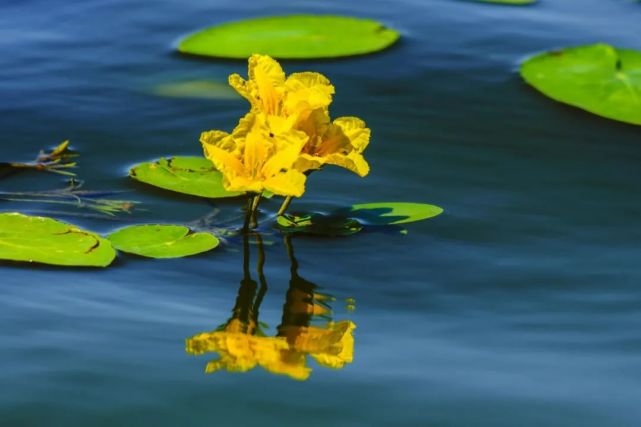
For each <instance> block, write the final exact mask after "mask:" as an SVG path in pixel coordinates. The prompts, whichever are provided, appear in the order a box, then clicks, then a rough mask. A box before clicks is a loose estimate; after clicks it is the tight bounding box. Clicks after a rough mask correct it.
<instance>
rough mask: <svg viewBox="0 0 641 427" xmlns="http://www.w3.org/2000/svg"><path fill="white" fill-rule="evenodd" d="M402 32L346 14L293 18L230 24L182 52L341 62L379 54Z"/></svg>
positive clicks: (203, 34) (200, 35)
mask: <svg viewBox="0 0 641 427" xmlns="http://www.w3.org/2000/svg"><path fill="white" fill-rule="evenodd" d="M398 38H399V33H398V32H396V31H394V30H392V29H389V28H387V27H385V26H384V25H383V24H381V23H379V22H377V21H374V20H371V19H360V18H352V17H347V16H329V15H290V16H271V17H262V18H254V19H246V20H243V21H237V22H230V23H225V24H221V25H216V26H213V27H209V28H206V29H204V30H201V31H198V32H196V33H194V34H191V35H189V36H187V37H185V38H184V39H182V40H181V41H180V43H179V45H178V50H179V51H180V52H183V53H187V54H192V55H202V56H212V57H219V58H248V57H249V56H251V55H252V54H254V53H261V54H264V55H270V56H273V57H275V58H299V59H300V58H336V57H341V56H352V55H362V54H366V53H371V52H376V51H379V50H382V49H385V48H386V47H388V46H390V45H392V44H393V43H394V42H395V41H396V40H398Z"/></svg>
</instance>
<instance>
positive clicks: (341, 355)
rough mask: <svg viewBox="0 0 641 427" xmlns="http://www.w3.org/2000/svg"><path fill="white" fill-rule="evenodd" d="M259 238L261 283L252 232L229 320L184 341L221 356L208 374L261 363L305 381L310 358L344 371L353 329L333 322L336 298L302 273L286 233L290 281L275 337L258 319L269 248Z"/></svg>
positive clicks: (345, 323)
mask: <svg viewBox="0 0 641 427" xmlns="http://www.w3.org/2000/svg"><path fill="white" fill-rule="evenodd" d="M253 237H255V239H256V247H257V254H258V259H257V263H256V272H257V275H258V282H256V281H255V280H253V279H252V277H251V272H250V247H249V243H250V242H249V238H250V237H249V236H245V237H244V240H243V279H242V280H241V282H240V288H239V289H238V296H237V298H236V304H235V305H234V308H233V310H232V315H231V317H230V318H229V320H228V321H227V322H226V323H224V324H223V325H221V326H220V327H218V328H217V329H215V330H213V331H210V332H203V333H200V334H198V335H194V336H193V337H191V338H188V339H187V340H186V351H187V352H188V353H190V354H193V355H201V354H205V353H217V354H218V358H216V359H214V360H212V361H210V362H209V363H207V366H206V368H205V372H207V373H213V372H217V371H221V370H225V371H228V372H247V371H249V370H251V369H254V368H255V367H257V366H260V367H262V368H264V369H266V370H267V371H269V372H271V373H273V374H279V375H287V376H289V377H291V378H294V379H297V380H306V379H307V378H309V375H310V374H311V371H312V368H310V367H309V366H308V365H307V362H308V356H310V357H312V358H313V359H314V360H315V361H316V362H317V363H318V364H319V365H321V366H324V367H327V368H334V369H340V368H342V367H344V366H345V365H346V364H348V363H351V362H352V359H353V354H354V337H353V330H354V329H355V328H356V325H355V324H354V323H353V322H352V321H349V320H342V321H339V322H334V321H333V319H332V311H331V307H330V305H329V303H330V302H331V301H332V298H331V297H330V296H329V295H326V294H323V293H321V292H319V291H318V290H317V288H318V287H317V286H316V285H315V284H313V283H312V282H309V281H307V280H305V279H304V278H302V277H301V276H300V275H299V274H298V262H297V260H296V258H295V256H294V250H293V247H292V241H291V236H287V237H285V247H286V249H287V253H288V255H289V260H290V262H291V279H290V281H289V289H288V291H287V294H286V297H285V303H284V305H283V314H282V319H281V323H280V325H279V326H278V327H277V328H276V335H275V336H268V335H266V334H265V333H264V331H263V328H262V327H261V323H260V321H259V310H260V305H261V302H262V301H263V298H264V296H265V293H266V292H267V280H266V278H265V275H264V273H263V267H264V264H265V251H264V247H263V241H262V237H261V236H260V235H259V234H255V235H253Z"/></svg>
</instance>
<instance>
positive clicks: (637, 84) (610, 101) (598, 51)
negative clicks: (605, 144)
mask: <svg viewBox="0 0 641 427" xmlns="http://www.w3.org/2000/svg"><path fill="white" fill-rule="evenodd" d="M521 76H523V79H525V81H526V82H527V83H529V84H530V85H532V86H534V87H535V88H536V89H538V90H539V91H541V92H542V93H543V94H545V95H547V96H549V97H550V98H552V99H554V100H557V101H559V102H563V103H566V104H570V105H573V106H575V107H579V108H581V109H583V110H586V111H589V112H591V113H594V114H597V115H600V116H603V117H607V118H609V119H613V120H619V121H622V122H625V123H631V124H635V125H641V52H639V51H636V50H630V49H619V48H615V47H612V46H610V45H607V44H595V45H588V46H579V47H572V48H567V49H562V50H556V51H551V52H546V53H542V54H539V55H536V56H533V57H531V58H529V59H528V60H526V61H525V62H524V63H523V64H522V65H521Z"/></svg>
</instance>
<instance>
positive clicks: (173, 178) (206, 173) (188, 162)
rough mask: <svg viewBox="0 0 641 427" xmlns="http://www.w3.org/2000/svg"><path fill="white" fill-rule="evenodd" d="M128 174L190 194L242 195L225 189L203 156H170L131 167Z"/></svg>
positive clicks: (214, 170) (162, 186)
mask: <svg viewBox="0 0 641 427" xmlns="http://www.w3.org/2000/svg"><path fill="white" fill-rule="evenodd" d="M129 176H130V177H132V178H133V179H135V180H137V181H140V182H144V183H146V184H150V185H153V186H155V187H160V188H163V189H165V190H171V191H175V192H178V193H183V194H190V195H192V196H199V197H208V198H212V199H217V198H223V197H235V196H239V195H241V194H243V193H237V192H230V191H227V190H225V188H224V187H223V177H222V174H221V173H220V172H218V171H217V170H216V168H214V165H213V164H212V163H211V162H210V161H209V160H207V159H206V158H204V157H171V158H169V159H166V158H161V159H160V160H157V161H155V162H146V163H141V164H139V165H136V166H134V167H133V168H131V170H130V171H129Z"/></svg>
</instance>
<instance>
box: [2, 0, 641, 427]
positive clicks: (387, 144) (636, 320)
mask: <svg viewBox="0 0 641 427" xmlns="http://www.w3.org/2000/svg"><path fill="white" fill-rule="evenodd" d="M298 12H313V13H337V14H348V15H360V16H367V17H372V18H375V19H379V20H381V21H383V22H385V23H386V24H388V25H389V26H391V27H394V28H397V29H399V30H400V31H401V32H402V35H403V38H402V41H401V42H400V43H399V44H398V45H397V46H395V47H394V48H392V49H389V50H387V51H385V52H382V53H380V54H376V55H371V56H365V57H359V58H353V59H344V60H335V61H305V62H291V61H286V62H284V66H285V68H286V70H287V71H288V72H293V71H300V70H315V71H319V72H322V73H324V74H326V75H327V76H329V77H330V79H331V80H332V82H333V83H334V85H335V86H336V88H337V95H336V97H335V103H334V104H333V114H334V115H336V116H340V115H358V116H360V117H362V118H363V119H365V120H366V121H367V123H368V124H369V126H370V127H371V128H372V130H373V140H372V143H371V145H370V147H369V148H368V151H367V156H368V159H369V160H370V163H371V166H372V172H371V174H370V176H368V177H367V178H366V179H359V178H357V177H356V176H354V175H352V174H349V173H348V172H344V171H340V170H338V169H332V170H329V169H328V170H326V171H325V172H323V174H322V175H318V176H313V177H312V179H310V181H309V185H308V190H307V193H306V195H305V198H304V199H303V201H301V202H300V203H298V204H297V205H295V206H297V207H298V208H299V209H303V208H311V207H321V206H322V207H326V208H331V207H335V206H345V205H349V204H352V203H360V202H377V201H415V202H427V203H434V204H437V205H439V206H443V207H444V208H445V209H446V213H445V214H444V215H442V216H441V217H439V218H437V219H435V220H432V221H426V222H422V223H416V224H413V225H411V226H410V227H409V234H407V235H397V234H380V233H367V234H360V235H357V236H353V237H350V238H345V239H312V238H299V239H294V241H293V245H294V247H295V252H296V258H297V260H298V263H299V264H300V265H299V269H298V271H299V273H300V275H301V276H302V277H304V278H305V280H307V281H309V282H310V283H313V284H314V285H315V286H317V289H318V290H319V292H322V293H325V294H330V295H332V296H333V297H334V298H335V301H333V302H332V303H331V306H332V309H333V318H334V319H335V320H350V321H352V322H354V324H356V326H357V329H356V330H355V331H354V337H355V348H354V361H353V363H351V364H348V365H347V366H345V367H344V368H343V369H337V370H335V369H326V368H323V367H319V366H318V365H317V364H315V363H314V362H313V361H310V362H309V366H310V367H312V368H313V371H312V373H311V375H310V376H309V379H308V380H307V381H304V382H300V381H295V380H293V379H290V378H289V377H287V376H284V375H274V374H271V373H269V372H267V371H265V370H262V369H260V368H257V369H254V370H252V371H250V372H248V373H244V374H243V373H235V374H234V373H223V372H218V373H214V374H210V375H206V374H205V373H204V368H205V366H206V364H207V362H208V360H210V359H211V358H210V357H208V356H199V357H196V356H192V355H189V354H187V353H186V352H185V339H187V338H189V337H192V336H194V335H195V334H198V333H201V332H204V331H211V330H213V329H215V328H216V327H217V326H219V325H221V324H223V323H225V322H226V321H227V320H228V319H229V317H230V314H231V310H232V308H233V307H234V305H235V303H236V298H237V292H238V289H239V284H240V281H241V280H242V279H243V256H242V244H241V242H238V241H236V242H230V244H229V245H226V246H225V247H224V248H221V249H219V250H216V251H213V252H211V253H208V254H206V255H201V256H195V257H190V258H185V259H180V260H168V261H154V260H145V259H141V258H136V257H129V256H123V257H121V258H120V259H119V260H118V261H117V262H116V264H115V265H114V266H113V267H112V268H109V269H106V270H100V271H98V270H73V269H71V270H70V269H58V268H50V267H29V268H27V267H24V266H20V265H12V264H2V265H1V266H0V271H1V274H2V280H1V281H0V324H2V325H3V326H2V328H0V338H1V339H0V365H1V366H2V367H3V369H2V374H0V420H2V422H1V424H2V425H7V426H39V425H55V426H57V425H59V426H75V425H78V426H86V425H91V426H140V425H153V426H177V425H181V426H191V425H193V426H196V425H206V424H214V423H217V424H219V425H233V426H245V425H247V426H250V425H251V426H253V425H258V424H259V423H261V424H262V425H278V426H289V425H292V426H293V425H301V424H305V425H309V426H327V425H336V426H419V425H420V426H461V427H463V426H464V427H470V426H482V427H486V426H487V427H514V426H519V427H538V426H542V425H545V426H563V427H575V426H576V427H592V426H594V427H597V426H598V427H604V426H607V427H634V426H637V425H638V419H639V417H640V416H641V409H640V408H639V405H638V398H639V395H641V332H640V331H641V316H640V309H641V288H640V286H641V285H640V283H641V269H639V259H640V258H641V248H640V246H639V244H638V242H639V239H640V238H641V197H640V196H641V167H639V165H640V164H641V145H640V144H641V140H640V138H639V130H638V129H637V128H635V127H632V126H628V125H624V124H618V123H616V122H612V121H607V120H605V119H600V118H598V117H595V116H591V115H589V114H587V113H584V112H582V111H579V110H575V109H572V108H570V107H566V106H563V105H559V104H555V103H554V102H552V101H550V100H548V99H546V98H544V97H543V96H541V95H539V94H538V93H536V92H535V91H534V90H532V89H530V88H528V87H526V86H525V84H524V83H523V82H522V81H521V80H520V78H519V77H518V74H517V73H516V70H517V67H518V63H519V62H520V61H521V60H522V59H523V58H524V57H526V56H528V55H529V54H532V53H535V52H538V51H540V50H545V49H551V48H557V47H562V46H567V45H575V44H582V43H594V42H608V43H612V44H615V45H618V46H621V47H628V48H635V49H641V39H640V38H639V36H638V23H639V22H640V20H641V8H640V6H639V5H638V4H636V3H634V2H631V1H625V0H560V1H549V0H541V2H540V3H539V4H538V5H535V6H533V7H501V6H494V5H485V4H478V3H473V2H465V1H457V0H430V1H427V0H396V1H390V0H370V1H361V0H358V1H356V0H353V1H349V2H327V1H311V0H310V1H302V2H286V1H279V0H263V1H260V2H258V1H256V2H244V3H243V2H238V1H229V0H214V1H211V0H208V1H204V0H189V1H178V0H163V1H157V2H153V3H149V2H139V1H134V0H111V1H105V0H87V1H84V2H69V1H63V0H21V1H11V0H5V1H4V2H3V3H2V5H0V47H1V51H2V55H1V56H0V99H2V103H1V104H0V129H1V130H2V135H3V138H4V140H3V143H2V150H1V156H0V157H1V158H2V160H5V159H8V160H14V159H17V160H29V159H31V158H32V157H33V156H34V154H35V153H36V152H37V151H38V150H39V149H41V148H43V147H47V146H51V145H54V144H56V143H58V142H59V141H61V140H64V139H71V141H72V143H73V146H74V148H75V149H76V150H78V151H79V152H80V153H81V157H80V168H79V170H78V173H79V175H80V177H81V178H82V179H84V180H85V181H86V184H85V185H86V187H87V188H89V189H117V190H126V191H129V192H130V193H127V197H130V198H133V199H135V200H139V201H141V202H143V203H144V208H145V209H147V210H146V211H140V212H137V213H135V214H134V215H133V216H132V217H124V221H120V222H119V221H107V220H98V219H91V218H84V217H64V219H67V220H70V221H74V222H76V223H78V224H80V225H83V226H86V227H89V228H92V229H95V230H98V231H104V232H107V231H109V230H112V229H114V228H116V227H119V226H121V225H123V224H126V223H128V222H134V221H135V222H143V221H144V222H158V221H160V222H165V221H167V222H169V221H171V222H187V221H191V220H194V219H196V218H198V217H200V216H202V215H205V214H206V213H208V212H209V211H211V209H212V207H218V208H221V209H222V210H223V211H224V212H227V213H233V212H234V209H236V206H237V203H236V202H233V201H231V202H220V203H216V204H215V205H214V206H212V204H210V203H208V202H205V201H202V200H198V199H193V198H186V197H176V196H172V195H170V194H169V193H165V192H159V191H150V190H149V189H148V188H145V187H144V186H141V185H136V184H135V183H132V182H131V181H130V180H128V179H127V178H126V171H127V168H128V167H129V166H130V165H132V164H134V163H136V162H139V161H143V160H149V159H153V158H156V157H159V156H162V155H168V154H190V155H196V154H200V147H199V144H198V142H197V141H198V135H199V133H200V132H201V131H202V130H204V129H213V128H220V129H231V128H232V127H233V126H234V124H235V120H237V118H238V117H239V116H240V115H241V114H243V113H244V112H245V111H246V109H247V105H246V103H245V102H244V101H243V100H242V99H222V100H211V99H204V100H203V99H177V98H162V97H157V96H154V95H152V94H150V93H149V92H150V89H151V88H153V87H154V86H155V85H158V84H162V83H166V82H171V81H183V80H190V79H194V80H198V79H213V80H218V81H224V80H225V79H226V76H227V75H228V74H230V73H232V72H241V73H244V72H245V64H244V63H243V62H242V61H203V60H195V59H191V58H185V57H181V56H179V55H176V54H174V53H173V49H172V48H173V45H174V43H175V41H176V40H177V39H178V38H180V37H181V36H182V35H184V34H186V33H189V32H191V31H193V30H194V29H198V28H200V27H203V26H207V25H210V24H214V23H218V22H224V21H228V20H232V19H241V18H245V17H253V16H263V15H269V14H285V13H298ZM62 185H64V182H63V180H62V179H59V178H58V177H52V176H42V175H33V174H28V175H22V176H14V177H12V178H11V179H5V180H2V189H3V190H4V189H16V188H21V189H24V188H28V189H40V188H54V187H59V186H62ZM275 206H276V203H275V202H274V203H272V204H271V205H270V204H268V205H266V208H268V209H273V208H275ZM0 209H2V210H16V209H19V210H22V211H25V212H36V211H39V210H42V209H51V207H46V206H34V205H24V204H15V203H14V204H11V203H9V202H2V205H0ZM61 218H62V217H61ZM265 238H266V240H269V243H270V244H269V245H267V246H266V249H265V269H264V273H265V277H266V280H267V283H268V289H267V291H266V293H265V296H264V299H263V301H262V304H261V307H260V317H261V321H262V322H264V323H265V324H266V325H267V329H266V331H267V332H268V333H269V334H272V335H273V334H275V333H276V328H277V326H278V325H279V324H280V322H281V317H282V314H283V305H284V304H285V301H286V295H287V291H288V289H289V287H290V279H291V275H290V273H291V272H290V260H289V259H288V256H287V253H286V250H285V249H286V248H285V246H284V244H283V242H282V241H281V239H280V238H278V237H277V236H266V237H265ZM256 249H257V248H256V247H255V246H254V247H252V261H251V262H252V264H251V268H252V274H255V271H254V267H255V265H254V263H255V259H256V258H255V256H256V253H255V252H256ZM254 280H256V279H255V277H254ZM347 298H353V299H354V300H355V301H356V304H355V306H356V309H355V310H354V311H351V310H347V305H348V302H346V299H347Z"/></svg>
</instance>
